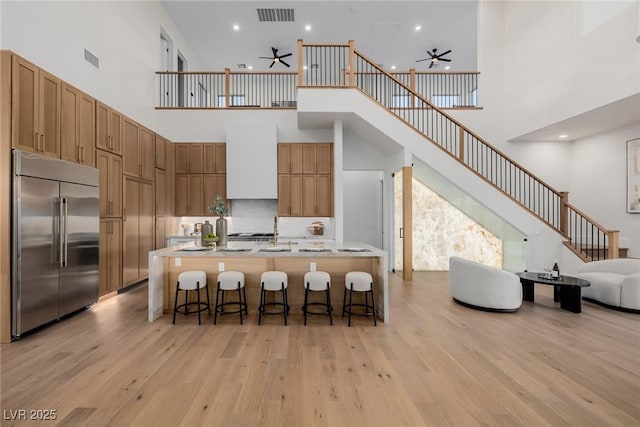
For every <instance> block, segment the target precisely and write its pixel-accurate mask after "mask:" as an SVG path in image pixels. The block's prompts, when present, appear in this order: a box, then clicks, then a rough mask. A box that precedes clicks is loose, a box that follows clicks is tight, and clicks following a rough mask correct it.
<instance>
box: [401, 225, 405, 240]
mask: <svg viewBox="0 0 640 427" xmlns="http://www.w3.org/2000/svg"><path fill="white" fill-rule="evenodd" d="M400 238H401V239H404V228H402V227H400Z"/></svg>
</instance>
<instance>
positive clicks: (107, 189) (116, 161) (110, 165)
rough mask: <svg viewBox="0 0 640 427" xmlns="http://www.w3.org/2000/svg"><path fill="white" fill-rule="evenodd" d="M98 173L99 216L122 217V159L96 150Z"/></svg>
mask: <svg viewBox="0 0 640 427" xmlns="http://www.w3.org/2000/svg"><path fill="white" fill-rule="evenodd" d="M96 165H97V167H98V170H99V172H100V216H101V217H121V216H122V157H120V156H117V155H115V154H113V153H109V152H106V151H103V150H96Z"/></svg>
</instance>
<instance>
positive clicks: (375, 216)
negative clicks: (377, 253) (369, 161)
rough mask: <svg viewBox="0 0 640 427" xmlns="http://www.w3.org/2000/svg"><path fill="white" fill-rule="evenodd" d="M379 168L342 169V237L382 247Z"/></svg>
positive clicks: (381, 177) (381, 173) (380, 177)
mask: <svg viewBox="0 0 640 427" xmlns="http://www.w3.org/2000/svg"><path fill="white" fill-rule="evenodd" d="M383 177H384V175H383V172H382V171H344V172H343V189H344V204H343V207H344V234H343V236H344V241H345V242H362V243H367V244H369V245H371V246H375V247H376V248H380V249H382V242H383V239H382V230H383V227H382V221H383V217H382V185H383Z"/></svg>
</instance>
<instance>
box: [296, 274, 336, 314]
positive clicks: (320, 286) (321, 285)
mask: <svg viewBox="0 0 640 427" xmlns="http://www.w3.org/2000/svg"><path fill="white" fill-rule="evenodd" d="M330 289H331V276H330V275H329V273H327V272H326V271H308V272H306V273H305V274H304V305H303V306H302V311H303V313H304V324H305V325H306V324H307V314H328V315H329V324H330V325H333V317H332V316H331V311H332V310H333V307H331V293H330V292H331V291H330ZM309 291H315V292H320V291H322V292H324V293H325V296H326V302H309ZM310 305H315V306H320V307H324V308H325V309H326V310H325V311H320V312H318V311H310V310H309V309H308V308H309V306H310Z"/></svg>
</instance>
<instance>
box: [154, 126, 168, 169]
mask: <svg viewBox="0 0 640 427" xmlns="http://www.w3.org/2000/svg"><path fill="white" fill-rule="evenodd" d="M168 144H169V142H168V141H167V140H166V139H164V138H163V137H161V136H160V135H158V134H156V168H158V169H162V170H166V169H167V146H168Z"/></svg>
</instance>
